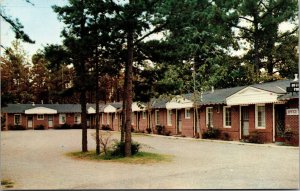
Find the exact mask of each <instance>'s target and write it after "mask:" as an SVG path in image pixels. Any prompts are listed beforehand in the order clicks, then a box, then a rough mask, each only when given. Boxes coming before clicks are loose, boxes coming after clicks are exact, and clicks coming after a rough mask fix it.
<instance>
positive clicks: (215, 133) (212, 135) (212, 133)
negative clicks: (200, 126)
mask: <svg viewBox="0 0 300 191" xmlns="http://www.w3.org/2000/svg"><path fill="white" fill-rule="evenodd" d="M219 136H220V130H219V129H217V128H213V127H208V129H207V131H205V132H204V133H203V134H202V138H203V139H217V138H219Z"/></svg>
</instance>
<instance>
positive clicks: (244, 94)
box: [226, 87, 279, 105]
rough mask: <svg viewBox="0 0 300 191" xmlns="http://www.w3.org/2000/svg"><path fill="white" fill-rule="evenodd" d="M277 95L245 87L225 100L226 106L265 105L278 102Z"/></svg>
mask: <svg viewBox="0 0 300 191" xmlns="http://www.w3.org/2000/svg"><path fill="white" fill-rule="evenodd" d="M278 96H279V94H276V93H274V92H269V91H265V90H261V89H258V88H253V87H247V88H244V89H242V90H241V91H239V92H237V93H235V94H233V95H231V96H229V97H228V98H226V104H227V105H247V104H265V103H276V102H278V99H277V98H278Z"/></svg>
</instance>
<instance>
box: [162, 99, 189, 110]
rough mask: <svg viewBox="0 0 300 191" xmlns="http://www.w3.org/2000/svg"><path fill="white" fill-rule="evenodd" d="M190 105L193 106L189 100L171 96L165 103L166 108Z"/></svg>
mask: <svg viewBox="0 0 300 191" xmlns="http://www.w3.org/2000/svg"><path fill="white" fill-rule="evenodd" d="M192 107H194V103H193V102H192V101H191V100H188V99H184V98H182V97H176V98H173V99H172V100H171V101H169V102H167V103H166V108H167V109H184V108H192Z"/></svg>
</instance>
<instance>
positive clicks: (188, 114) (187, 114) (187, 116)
mask: <svg viewBox="0 0 300 191" xmlns="http://www.w3.org/2000/svg"><path fill="white" fill-rule="evenodd" d="M184 118H185V119H191V108H186V109H185V110H184Z"/></svg>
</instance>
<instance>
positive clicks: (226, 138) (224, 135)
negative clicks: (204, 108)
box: [221, 132, 230, 141]
mask: <svg viewBox="0 0 300 191" xmlns="http://www.w3.org/2000/svg"><path fill="white" fill-rule="evenodd" d="M221 139H222V140H224V141H229V139H230V135H229V133H227V132H224V133H222V137H221Z"/></svg>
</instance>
